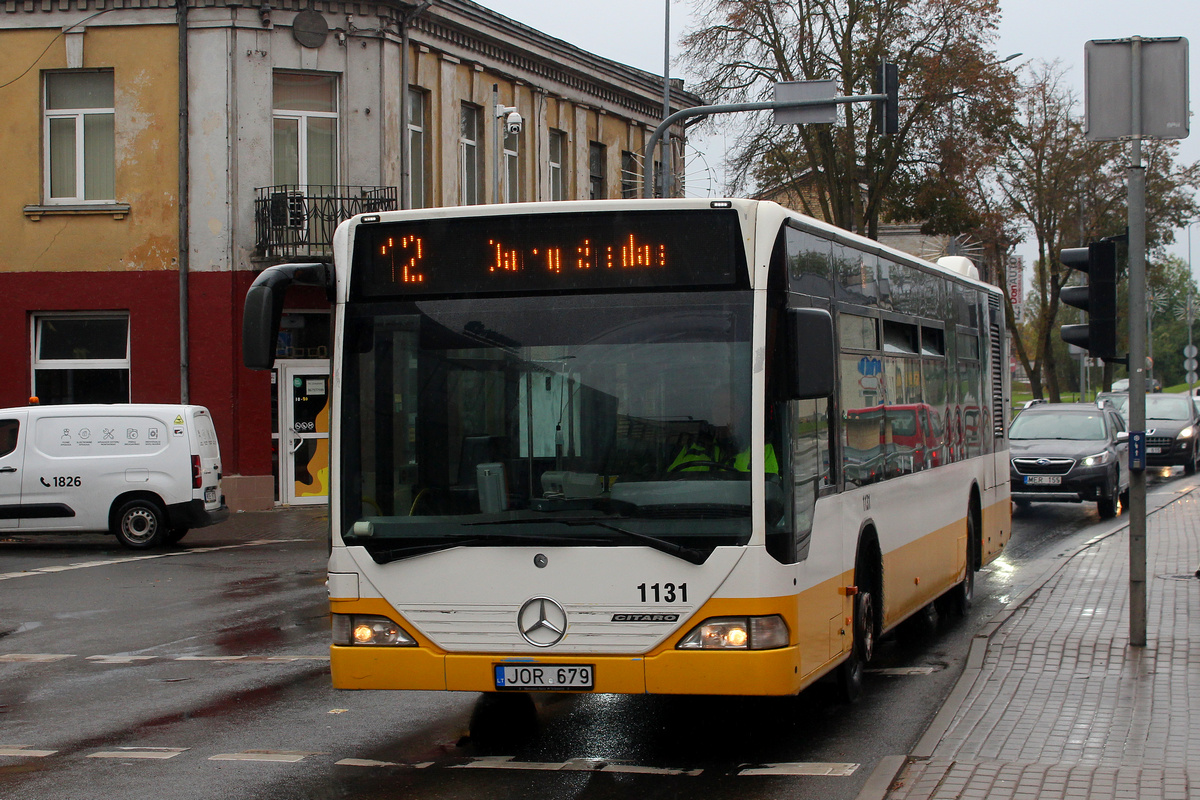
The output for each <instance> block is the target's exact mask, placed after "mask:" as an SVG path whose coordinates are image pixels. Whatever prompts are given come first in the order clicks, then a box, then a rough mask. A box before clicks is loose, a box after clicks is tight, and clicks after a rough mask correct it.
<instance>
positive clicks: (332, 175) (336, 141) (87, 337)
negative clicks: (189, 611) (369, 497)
mask: <svg viewBox="0 0 1200 800" xmlns="http://www.w3.org/2000/svg"><path fill="white" fill-rule="evenodd" d="M406 43H407V46H406ZM406 50H407V58H405V57H404V56H405V51H406ZM0 53H2V54H3V58H0V104H2V105H3V107H4V109H5V113H4V114H3V115H2V116H0V142H2V143H3V145H4V149H5V151H6V153H7V155H8V158H7V159H6V169H5V170H3V172H0V197H4V198H5V201H4V203H3V204H2V205H0V241H2V242H4V247H3V248H0V297H3V298H4V302H3V303H2V304H0V340H2V341H4V342H5V343H6V345H7V346H6V347H4V348H3V350H2V351H0V375H4V376H5V377H4V380H2V381H0V407H7V406H19V405H24V404H25V403H26V402H27V400H28V398H29V396H30V395H37V396H38V397H39V398H40V400H41V402H43V403H84V402H146V403H151V402H176V401H181V400H182V401H186V402H191V403H196V404H200V405H204V406H207V407H208V408H209V409H210V410H211V411H212V414H213V418H214V421H215V422H216V426H217V432H218V435H219V437H220V441H221V452H222V459H223V471H224V479H223V485H224V488H225V492H226V496H227V501H228V503H229V505H230V507H231V508H232V509H235V510H253V509H262V508H269V507H271V506H272V505H273V504H285V505H291V504H303V503H323V502H325V500H326V496H327V492H328V485H327V483H326V482H325V476H326V475H327V470H328V424H329V419H328V412H329V409H328V398H327V391H328V387H329V369H330V364H329V348H328V344H329V311H328V304H327V302H326V300H325V298H324V296H323V294H322V293H321V292H320V291H318V290H308V291H307V293H305V290H299V291H297V290H293V292H292V293H291V294H290V295H289V304H290V306H289V308H288V309H287V310H286V312H285V315H284V319H283V322H282V331H281V334H280V339H279V343H278V348H277V354H278V357H279V358H278V362H277V366H276V369H275V370H274V371H273V372H272V373H271V374H267V373H259V372H253V371H250V370H247V369H245V368H244V367H242V365H241V313H242V301H243V298H244V297H245V293H246V289H247V288H248V287H249V285H250V283H251V282H252V281H253V280H254V278H255V277H256V276H257V274H258V273H259V272H261V271H262V269H263V268H265V267H266V266H269V265H271V264H276V263H284V262H289V261H320V260H328V259H329V256H330V251H329V240H330V238H331V237H332V233H333V230H334V228H335V227H336V225H337V223H338V222H339V221H340V220H342V219H344V218H346V217H348V216H350V215H352V214H355V213H360V212H365V211H378V210H389V209H394V208H400V207H412V208H421V207H434V206H453V205H469V204H476V203H488V202H525V201H546V200H580V199H594V198H610V197H622V196H627V197H628V196H638V195H640V191H641V188H640V187H641V183H640V181H641V174H642V170H643V160H644V154H645V146H646V143H647V141H648V140H649V138H650V136H651V134H652V133H653V131H654V128H655V126H656V125H657V124H658V122H659V121H661V119H662V116H663V109H662V95H663V86H662V77H661V76H657V75H653V74H650V73H646V72H642V71H641V70H637V69H634V68H632V67H628V66H626V65H623V64H619V63H616V62H613V61H609V60H607V59H604V58H600V57H598V56H595V55H593V54H590V53H588V52H585V51H583V50H581V49H579V48H577V47H574V46H572V45H570V44H568V43H566V42H563V41H561V40H558V39H554V38H552V37H549V36H546V35H545V34H542V33H541V32H539V31H537V30H535V29H533V28H531V27H528V26H526V25H523V24H521V23H518V22H515V21H513V20H510V19H508V18H506V17H503V16H501V15H499V14H496V13H494V12H492V11H490V10H488V9H487V8H485V7H483V6H481V5H478V4H475V3H472V2H469V1H468V0H436V2H434V3H432V4H431V5H428V6H425V7H422V4H420V3H406V2H400V0H392V1H390V2H365V3H342V2H317V3H313V4H309V3H307V2H291V1H290V0H267V2H264V3H262V4H248V3H242V2H239V0H222V1H221V2H215V0H190V2H187V5H186V6H184V7H179V8H177V7H176V6H175V5H173V4H171V3H168V2H164V0H100V1H99V2H96V1H95V0H62V2H50V1H49V0H36V1H32V0H31V1H29V2H8V3H6V4H5V5H4V6H3V13H2V14H0ZM672 83H673V86H672V93H671V103H672V110H676V109H678V108H684V107H688V106H694V105H701V104H702V103H703V101H702V100H701V98H699V97H697V96H695V95H693V94H690V93H688V92H686V91H684V89H683V87H682V85H681V84H680V83H679V82H678V81H673V82H672ZM497 106H502V107H503V109H502V111H501V113H500V114H499V115H498V114H497V112H496V109H497ZM513 110H515V111H516V113H517V114H519V115H520V117H521V118H522V123H523V124H522V126H521V129H520V131H519V132H515V131H512V130H510V128H509V126H508V125H507V124H506V122H507V121H508V119H509V115H510V114H511V113H512V111H513ZM181 131H185V135H181ZM683 135H684V132H683V130H682V128H681V127H677V128H676V129H674V130H672V132H671V140H672V142H673V143H674V151H673V153H672V156H671V158H672V163H673V170H672V171H673V174H675V175H679V174H681V173H682V162H683V158H682V150H681V148H680V145H681V143H682V142H683V138H682V137H683ZM406 150H407V155H408V158H405V155H406V154H405V151H406ZM658 157H659V156H658V154H655V156H654V160H653V166H652V167H651V170H652V174H653V175H655V176H656V183H657V182H659V181H660V180H661V174H662V170H661V164H660V163H658ZM406 162H407V169H406V168H405V164H406ZM674 193H676V194H680V193H681V192H680V190H679V188H678V187H676V189H675V192H674ZM181 197H183V198H185V202H183V203H181V202H180V198H181Z"/></svg>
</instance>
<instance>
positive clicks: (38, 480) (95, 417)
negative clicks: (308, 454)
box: [0, 404, 229, 550]
mask: <svg viewBox="0 0 1200 800" xmlns="http://www.w3.org/2000/svg"><path fill="white" fill-rule="evenodd" d="M228 516H229V509H228V507H227V506H226V505H225V497H224V496H223V495H222V494H221V451H220V448H219V447H218V445H217V431H216V428H214V427H213V422H212V415H210V414H209V413H208V409H206V408H204V407H202V406H190V405H141V404H123V405H65V406H39V405H31V406H25V407H23V408H5V409H0V533H3V531H4V530H5V529H9V530H13V529H15V530H16V531H19V532H29V531H74V532H78V533H93V532H102V531H109V532H111V533H113V534H115V535H116V537H117V539H119V540H120V541H121V543H122V544H123V545H125V546H126V547H131V548H134V549H138V550H141V549H145V548H148V547H154V546H156V545H160V544H174V543H175V542H177V541H179V540H180V539H181V538H183V536H184V534H186V533H187V532H188V530H189V529H190V528H200V527H203V526H205V525H212V524H215V523H217V522H220V521H221V520H223V519H225V518H226V517H228Z"/></svg>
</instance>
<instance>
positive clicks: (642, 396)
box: [244, 199, 1010, 697]
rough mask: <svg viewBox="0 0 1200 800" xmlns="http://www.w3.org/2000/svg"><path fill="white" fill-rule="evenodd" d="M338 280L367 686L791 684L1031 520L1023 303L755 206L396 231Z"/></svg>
mask: <svg viewBox="0 0 1200 800" xmlns="http://www.w3.org/2000/svg"><path fill="white" fill-rule="evenodd" d="M333 254H334V259H333V262H334V263H333V265H332V267H328V266H326V265H282V266H277V267H272V268H269V269H267V270H266V271H264V272H263V274H262V275H260V276H259V278H258V280H257V281H256V282H255V285H254V287H252V288H251V290H250V292H249V294H248V296H247V303H246V316H245V321H244V324H245V329H244V348H245V359H246V363H247V365H248V366H252V367H256V368H266V367H269V366H270V364H271V360H272V355H273V352H274V343H275V336H276V333H275V331H274V330H273V326H277V324H278V322H277V321H278V318H279V317H278V314H279V309H280V308H281V304H282V302H283V297H284V294H285V292H284V290H285V289H286V287H287V285H288V284H289V283H292V282H303V283H325V284H327V288H328V291H329V293H330V296H331V298H332V299H333V303H334V317H333V327H334V334H333V336H334V341H333V358H334V366H333V390H332V391H333V397H332V401H333V402H332V408H333V417H334V423H333V430H332V446H331V447H332V459H331V468H332V474H331V486H332V491H331V492H330V522H331V527H332V535H331V539H332V551H331V555H330V558H329V582H328V586H329V595H330V607H331V611H332V615H333V617H332V618H333V626H332V629H333V644H332V646H331V648H330V653H331V665H332V675H333V683H334V685H335V686H336V687H338V688H343V689H420V690H448V691H467V692H514V691H515V692H532V691H537V692H544V691H568V692H597V693H602V692H613V693H637V694H641V693H663V694H721V695H791V694H796V693H797V692H799V691H800V690H802V689H804V688H805V687H806V686H808V685H810V684H811V683H813V682H814V681H816V680H817V679H819V678H821V677H822V676H824V675H827V674H829V673H831V672H834V671H835V670H836V671H837V675H838V678H839V679H840V681H841V684H842V686H843V688H844V690H845V691H846V693H847V694H848V695H849V696H851V697H853V696H854V695H856V694H857V693H858V692H859V691H860V688H861V683H862V676H863V671H864V667H865V665H866V664H867V662H869V661H870V659H871V656H872V652H873V649H874V645H875V642H876V641H878V639H879V637H880V636H881V635H882V634H883V633H885V632H886V631H888V630H890V629H891V628H893V627H895V626H896V625H898V624H899V623H900V622H902V621H904V620H905V619H906V618H908V617H910V616H912V615H914V614H917V613H922V612H924V611H926V610H927V609H928V607H929V605H930V604H931V603H934V602H935V601H940V602H941V603H942V605H943V607H945V608H955V607H957V608H958V609H960V610H961V609H963V608H965V607H966V606H967V605H969V604H970V601H971V595H972V592H973V586H974V578H973V574H974V572H975V571H976V570H978V569H979V568H980V567H981V565H983V564H986V563H987V562H989V561H990V560H991V559H993V558H994V557H995V556H996V555H997V554H998V553H999V552H1000V550H1001V548H1003V547H1004V545H1005V542H1006V541H1007V539H1008V536H1009V533H1010V513H1009V510H1010V504H1009V484H1008V477H1009V476H1008V442H1007V439H1006V424H1007V420H1008V418H1009V408H1008V405H1009V401H1008V392H1007V369H1006V367H1007V358H1006V355H1005V345H1004V337H1003V332H1002V328H1003V317H1002V313H1003V312H1002V305H1001V299H1002V298H1001V296H1000V294H999V292H998V290H997V289H996V288H995V287H992V286H989V285H986V284H984V283H981V282H980V281H978V280H977V279H975V278H974V277H972V276H970V275H967V274H961V273H964V272H968V270H959V271H955V270H953V269H950V268H947V267H940V266H937V265H934V264H931V263H928V262H924V261H921V260H919V259H916V258H913V257H912V256H909V255H906V254H904V253H901V252H899V251H896V250H893V249H890V248H888V247H885V246H882V245H880V244H879V243H877V242H874V241H871V240H868V239H864V238H861V237H859V236H855V235H853V234H850V233H847V232H845V231H842V230H840V229H837V228H834V227H831V226H829V225H825V224H822V223H820V222H817V221H815V220H813V219H810V218H807V217H804V216H802V215H800V214H797V213H794V212H791V211H789V210H787V209H784V208H782V207H781V206H779V205H776V204H774V203H769V202H757V201H750V200H708V199H703V200H614V201H600V202H580V203H547V204H522V205H495V206H475V207H460V208H442V209H425V210H419V211H399V212H386V213H379V214H367V215H360V216H357V217H354V218H353V219H350V220H348V221H346V222H345V223H343V224H342V225H341V226H340V227H339V228H338V230H337V233H336V235H335V237H334V241H333Z"/></svg>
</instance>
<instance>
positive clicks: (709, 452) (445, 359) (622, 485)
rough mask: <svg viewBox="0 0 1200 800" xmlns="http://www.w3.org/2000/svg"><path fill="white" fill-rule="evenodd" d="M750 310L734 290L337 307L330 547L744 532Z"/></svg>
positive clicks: (694, 548)
mask: <svg viewBox="0 0 1200 800" xmlns="http://www.w3.org/2000/svg"><path fill="white" fill-rule="evenodd" d="M751 314H752V308H751V294H750V292H748V291H741V290H738V291H733V290H730V291H723V292H699V291H696V292H679V293H623V294H616V295H595V294H592V295H586V296H580V295H563V296H559V295H543V296H535V297H508V298H489V299H486V300H480V299H474V300H429V301H420V300H418V301H408V302H391V301H386V302H371V303H351V304H349V305H348V306H347V310H346V321H345V348H344V350H343V352H344V353H345V357H344V362H343V364H342V365H341V368H342V381H343V397H344V398H345V407H344V408H343V409H342V412H341V416H342V420H343V439H342V441H343V448H342V470H343V472H342V485H343V487H344V488H345V492H344V495H343V497H344V500H343V508H342V516H341V526H340V529H341V533H342V536H343V538H344V541H345V542H346V543H347V544H353V545H361V546H364V547H366V548H367V550H368V551H369V552H370V553H371V554H372V555H373V557H374V558H375V559H376V560H378V561H386V560H393V559H396V558H403V557H406V556H407V555H415V554H419V553H422V552H428V551H431V550H436V549H441V548H445V547H455V546H472V545H489V546H496V545H500V546H503V545H529V544H536V543H542V542H547V541H550V542H552V543H554V544H563V545H569V544H585V545H606V544H631V543H639V544H650V545H651V546H658V547H659V549H663V550H664V551H667V552H673V551H677V552H678V553H681V554H683V555H684V557H689V558H693V559H694V560H697V559H698V560H702V557H703V554H704V553H706V552H711V550H712V548H714V547H716V546H719V545H729V544H744V543H745V542H746V541H747V540H748V539H749V536H750V531H751V525H750V481H749V476H748V474H747V472H745V471H744V470H745V469H746V466H745V464H746V459H745V458H742V459H741V460H740V465H739V463H738V461H739V460H738V459H737V456H738V455H739V454H741V453H742V452H743V451H745V450H746V449H747V448H748V446H749V442H748V436H749V431H750V417H749V407H750V403H749V400H750V372H751V343H750V338H751ZM685 453H690V454H691V456H690V457H687V458H684V457H683V455H684V454H685ZM697 454H701V455H703V456H704V457H703V458H701V457H698V456H697Z"/></svg>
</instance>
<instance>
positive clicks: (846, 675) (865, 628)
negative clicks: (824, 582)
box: [838, 587, 875, 703]
mask: <svg viewBox="0 0 1200 800" xmlns="http://www.w3.org/2000/svg"><path fill="white" fill-rule="evenodd" d="M874 655H875V598H874V596H873V595H872V594H871V592H869V591H865V590H864V589H863V588H862V587H860V588H859V592H858V594H856V595H855V596H854V641H853V642H852V643H851V646H850V656H849V657H848V658H847V659H846V660H845V661H843V662H842V665H841V666H840V667H838V688H839V689H840V690H841V694H842V699H843V700H845V701H846V702H847V703H853V702H854V701H855V700H857V699H858V698H859V697H861V696H862V690H863V675H864V674H865V673H866V671H867V664H868V663H869V662H870V661H871V658H872V657H873V656H874Z"/></svg>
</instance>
